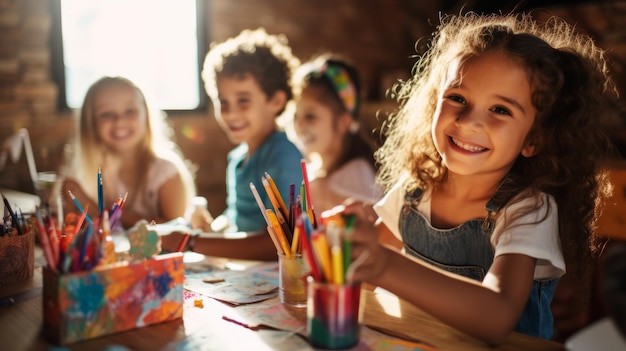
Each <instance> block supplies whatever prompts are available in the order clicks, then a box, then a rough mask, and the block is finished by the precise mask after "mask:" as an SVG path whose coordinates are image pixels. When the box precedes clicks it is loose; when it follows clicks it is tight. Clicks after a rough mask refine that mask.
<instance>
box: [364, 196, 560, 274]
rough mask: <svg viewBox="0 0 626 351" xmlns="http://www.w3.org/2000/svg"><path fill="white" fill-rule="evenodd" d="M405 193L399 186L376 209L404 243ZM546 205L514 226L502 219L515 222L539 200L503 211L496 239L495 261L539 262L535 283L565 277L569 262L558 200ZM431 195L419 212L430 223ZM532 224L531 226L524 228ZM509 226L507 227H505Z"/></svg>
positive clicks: (495, 232)
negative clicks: (512, 257)
mask: <svg viewBox="0 0 626 351" xmlns="http://www.w3.org/2000/svg"><path fill="white" fill-rule="evenodd" d="M404 196H405V190H404V188H403V187H401V186H400V185H399V184H396V185H395V186H394V187H393V188H392V189H391V190H389V192H388V193H387V194H386V195H385V196H384V197H383V198H382V199H381V200H380V201H379V202H377V203H376V204H375V205H374V210H376V213H377V214H378V216H379V217H380V218H381V219H382V221H383V223H384V224H385V225H386V226H387V228H389V230H390V231H391V232H392V233H393V234H394V235H395V236H396V237H398V238H399V239H400V240H402V236H401V234H400V228H399V219H400V211H401V210H402V206H403V205H404ZM542 196H543V200H544V201H543V205H542V206H541V207H540V208H539V209H538V210H536V211H532V212H531V213H529V214H526V215H524V216H522V217H520V218H518V219H517V220H515V221H514V222H511V223H505V222H506V221H504V220H503V217H502V216H507V217H508V218H511V215H513V214H515V213H516V212H517V211H519V210H520V209H522V208H524V207H526V206H530V205H533V204H534V203H535V200H534V199H532V198H526V199H523V200H521V201H519V202H516V203H514V204H511V205H506V206H505V207H504V208H502V209H501V210H500V211H499V213H498V215H497V216H496V220H495V223H496V224H495V227H494V230H493V234H492V238H498V239H497V242H496V243H494V242H493V240H492V244H493V245H495V254H494V257H497V256H499V255H502V254H508V253H518V254H523V255H527V256H529V257H532V258H535V259H537V263H536V265H535V275H534V279H535V280H544V279H553V278H558V277H560V276H562V275H563V274H565V261H564V259H563V253H562V251H561V241H560V239H559V230H558V229H559V226H558V213H557V206H556V202H555V201H554V198H553V197H552V196H550V195H548V194H543V195H542ZM548 201H549V202H550V207H549V208H548V204H547V203H548ZM430 203H431V191H430V190H427V191H425V192H424V194H423V195H422V198H421V199H420V202H419V205H418V207H417V210H418V211H419V212H420V213H422V214H423V215H424V217H425V218H426V219H428V221H429V222H430ZM547 210H549V213H548V215H547V217H546V218H545V220H543V221H541V222H539V223H535V222H537V221H538V220H540V219H541V218H542V217H543V215H544V214H545V213H546V211H547ZM524 223H528V224H524ZM505 225H507V227H505Z"/></svg>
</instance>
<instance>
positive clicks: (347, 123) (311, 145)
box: [293, 54, 382, 213]
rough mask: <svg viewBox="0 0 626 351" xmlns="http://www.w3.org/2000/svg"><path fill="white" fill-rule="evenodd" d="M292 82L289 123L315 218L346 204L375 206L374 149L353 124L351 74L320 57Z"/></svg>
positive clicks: (356, 95) (354, 76)
mask: <svg viewBox="0 0 626 351" xmlns="http://www.w3.org/2000/svg"><path fill="white" fill-rule="evenodd" d="M295 81H296V89H297V90H298V91H299V92H300V93H299V94H298V98H297V100H296V112H295V116H294V120H293V127H294V131H295V134H296V141H295V142H296V144H297V145H299V146H300V148H301V149H302V150H303V153H304V154H305V156H306V158H307V161H308V174H309V175H310V180H311V183H310V191H311V199H312V201H313V207H314V208H315V210H316V211H317V213H322V212H323V211H325V210H328V209H331V208H333V207H334V206H337V205H339V204H341V203H343V202H344V201H346V200H347V199H349V198H350V199H354V200H359V201H362V202H369V203H374V202H376V201H378V200H379V199H380V197H381V196H382V192H381V191H380V189H379V188H377V187H376V185H375V178H376V168H375V164H374V149H373V148H372V145H371V144H370V142H369V141H368V140H367V138H366V137H365V136H364V135H363V134H362V132H361V130H360V125H359V119H358V116H359V104H360V93H361V90H360V81H359V75H358V72H357V70H356V68H355V67H354V66H353V65H351V64H349V63H348V62H347V61H346V60H342V59H338V58H333V57H331V56H330V55H327V54H326V55H321V56H319V57H316V58H315V59H312V60H311V61H309V62H307V63H304V64H303V65H302V66H301V67H300V68H299V69H298V70H297V71H296V75H295Z"/></svg>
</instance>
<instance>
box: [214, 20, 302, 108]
mask: <svg viewBox="0 0 626 351" xmlns="http://www.w3.org/2000/svg"><path fill="white" fill-rule="evenodd" d="M299 65H300V60H299V59H298V58H297V57H295V56H294V55H293V53H292V52H291V47H290V46H289V43H288V41H287V38H286V37H285V36H284V35H282V34H279V35H271V34H268V33H267V32H266V31H265V29H263V28H258V29H255V30H250V29H245V30H243V31H242V32H241V33H239V35H237V36H236V37H233V38H229V39H227V40H226V41H224V42H221V43H213V44H212V45H211V49H210V50H209V52H208V53H207V55H206V57H205V59H204V67H203V70H202V79H203V80H204V86H205V89H206V91H207V94H208V95H209V97H210V98H211V100H214V101H216V100H217V99H218V91H217V78H221V77H237V78H243V77H245V76H246V75H251V76H252V77H253V78H254V79H255V80H256V81H257V83H258V84H259V86H260V87H261V89H262V90H263V92H264V93H265V95H266V96H267V97H271V96H273V95H274V93H276V92H277V91H284V92H285V93H286V94H287V101H290V100H291V99H292V98H293V90H292V76H293V72H294V71H295V69H296V68H297V67H298V66H299ZM283 111H284V109H283V110H281V111H279V112H278V115H280V114H282V113H283Z"/></svg>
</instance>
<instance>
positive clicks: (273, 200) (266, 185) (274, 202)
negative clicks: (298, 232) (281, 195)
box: [261, 177, 292, 241]
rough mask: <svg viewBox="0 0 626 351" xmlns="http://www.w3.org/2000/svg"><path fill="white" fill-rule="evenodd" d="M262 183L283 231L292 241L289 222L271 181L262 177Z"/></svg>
mask: <svg viewBox="0 0 626 351" xmlns="http://www.w3.org/2000/svg"><path fill="white" fill-rule="evenodd" d="M261 183H263V187H264V188H265V192H267V196H268V197H269V198H270V202H271V203H272V206H273V207H274V211H275V214H276V218H277V219H278V223H279V225H280V227H281V229H282V232H283V233H284V234H285V238H287V239H288V240H289V241H291V240H292V235H291V231H289V224H287V221H286V220H285V217H284V216H283V213H282V212H283V211H281V209H280V204H279V203H278V199H277V198H276V196H274V192H273V191H272V187H271V185H270V183H269V181H268V180H267V179H265V178H264V177H261Z"/></svg>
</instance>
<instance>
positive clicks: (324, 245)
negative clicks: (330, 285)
mask: <svg viewBox="0 0 626 351" xmlns="http://www.w3.org/2000/svg"><path fill="white" fill-rule="evenodd" d="M311 244H312V245H313V248H314V251H315V256H316V257H317V259H318V261H319V263H320V266H322V272H323V273H324V277H325V278H326V281H328V282H332V281H333V269H332V263H331V261H330V250H329V248H328V240H326V233H324V232H321V231H316V232H314V233H313V236H312V237H311Z"/></svg>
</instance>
